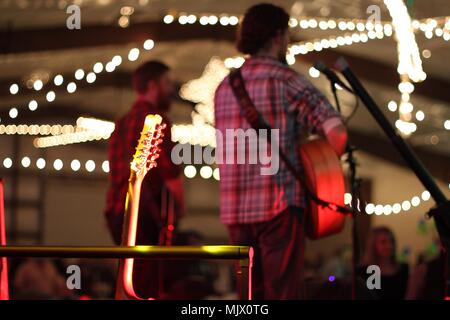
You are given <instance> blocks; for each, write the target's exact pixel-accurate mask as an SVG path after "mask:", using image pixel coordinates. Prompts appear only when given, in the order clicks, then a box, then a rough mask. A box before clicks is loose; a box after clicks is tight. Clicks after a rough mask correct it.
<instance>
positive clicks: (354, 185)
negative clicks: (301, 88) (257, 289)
mask: <svg viewBox="0 0 450 320" xmlns="http://www.w3.org/2000/svg"><path fill="white" fill-rule="evenodd" d="M327 78H328V80H329V81H330V85H331V91H332V92H333V96H334V101H335V102H336V108H337V110H338V112H339V113H341V105H340V103H339V98H338V95H337V90H336V84H337V82H336V81H334V80H333V79H331V78H330V77H327ZM344 89H346V90H347V91H349V92H351V93H353V92H352V91H351V90H348V89H347V87H346V86H345V87H344ZM355 150H356V148H355V147H353V146H352V145H351V144H350V143H349V142H348V141H347V145H346V147H345V151H346V154H347V159H346V162H347V163H348V165H349V181H350V194H351V196H352V201H351V207H352V209H353V212H352V299H353V300H356V298H357V296H358V295H357V279H358V276H357V267H358V263H359V259H360V248H359V233H358V223H357V220H356V219H357V212H358V199H359V195H360V182H361V180H360V179H358V178H357V175H356V159H355V157H354V154H353V152H354V151H355Z"/></svg>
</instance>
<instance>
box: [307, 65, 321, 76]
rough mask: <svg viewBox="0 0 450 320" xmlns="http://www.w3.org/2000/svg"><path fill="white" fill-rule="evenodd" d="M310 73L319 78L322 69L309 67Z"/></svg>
mask: <svg viewBox="0 0 450 320" xmlns="http://www.w3.org/2000/svg"><path fill="white" fill-rule="evenodd" d="M309 75H310V76H311V77H313V78H318V77H319V76H320V71H319V70H317V69H316V68H314V67H311V68H309Z"/></svg>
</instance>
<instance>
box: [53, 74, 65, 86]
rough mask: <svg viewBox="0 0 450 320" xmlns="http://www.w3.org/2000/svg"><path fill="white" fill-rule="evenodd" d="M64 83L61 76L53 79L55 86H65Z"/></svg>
mask: <svg viewBox="0 0 450 320" xmlns="http://www.w3.org/2000/svg"><path fill="white" fill-rule="evenodd" d="M63 82H64V77H63V76H62V75H60V74H58V75H56V76H55V77H54V78H53V83H54V84H55V86H60V85H62V84H63Z"/></svg>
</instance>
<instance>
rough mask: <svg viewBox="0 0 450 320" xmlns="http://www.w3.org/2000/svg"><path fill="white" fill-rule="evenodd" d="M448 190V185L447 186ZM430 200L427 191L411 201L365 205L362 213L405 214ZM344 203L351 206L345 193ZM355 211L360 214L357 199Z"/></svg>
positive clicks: (348, 196) (350, 201)
mask: <svg viewBox="0 0 450 320" xmlns="http://www.w3.org/2000/svg"><path fill="white" fill-rule="evenodd" d="M449 188H450V185H449ZM430 199H431V195H430V192H428V191H427V190H425V191H423V192H422V193H421V194H420V195H416V196H413V197H412V198H411V199H407V200H404V201H401V202H397V203H394V204H375V203H367V204H366V205H365V208H364V212H365V213H367V214H369V215H371V214H375V215H378V216H379V215H386V216H388V215H390V214H398V213H400V212H402V211H403V212H407V211H409V210H410V209H412V208H414V207H418V206H420V205H421V204H422V203H425V202H427V201H428V200H430ZM344 203H345V204H346V205H349V206H351V205H352V195H351V194H350V193H346V194H345V196H344ZM357 210H358V212H362V210H361V204H360V200H359V199H357Z"/></svg>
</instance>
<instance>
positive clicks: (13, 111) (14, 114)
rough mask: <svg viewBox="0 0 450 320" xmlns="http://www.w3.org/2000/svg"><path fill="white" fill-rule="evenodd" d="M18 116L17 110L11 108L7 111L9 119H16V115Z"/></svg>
mask: <svg viewBox="0 0 450 320" xmlns="http://www.w3.org/2000/svg"><path fill="white" fill-rule="evenodd" d="M18 114H19V111H18V110H17V108H11V109H9V117H10V118H11V119H15V118H17V115H18Z"/></svg>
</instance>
